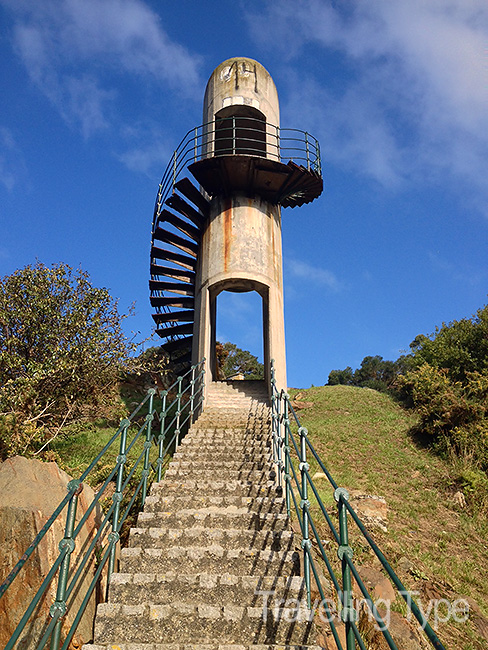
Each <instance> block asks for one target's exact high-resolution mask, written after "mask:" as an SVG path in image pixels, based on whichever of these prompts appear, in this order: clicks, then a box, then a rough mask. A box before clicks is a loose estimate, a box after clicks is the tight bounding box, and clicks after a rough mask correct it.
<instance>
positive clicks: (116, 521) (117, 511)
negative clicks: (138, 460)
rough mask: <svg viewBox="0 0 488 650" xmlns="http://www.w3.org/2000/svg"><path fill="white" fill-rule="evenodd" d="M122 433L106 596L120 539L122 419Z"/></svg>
mask: <svg viewBox="0 0 488 650" xmlns="http://www.w3.org/2000/svg"><path fill="white" fill-rule="evenodd" d="M120 426H121V427H122V431H121V434H120V449H119V455H118V457H117V463H118V464H119V469H118V470H117V483H116V488H115V493H114V495H113V497H112V501H113V502H114V504H115V505H114V512H113V515H112V532H111V533H110V535H109V536H108V540H109V542H110V544H111V545H112V548H111V550H110V557H109V560H108V569H107V595H108V586H109V584H110V576H111V575H112V573H113V572H114V569H115V555H116V551H117V543H118V541H119V539H120V534H119V514H120V504H121V501H122V485H123V482H124V465H125V462H126V460H127V455H126V453H125V452H126V449H127V430H128V428H129V426H130V420H129V419H127V418H126V419H124V420H122V422H121V423H120Z"/></svg>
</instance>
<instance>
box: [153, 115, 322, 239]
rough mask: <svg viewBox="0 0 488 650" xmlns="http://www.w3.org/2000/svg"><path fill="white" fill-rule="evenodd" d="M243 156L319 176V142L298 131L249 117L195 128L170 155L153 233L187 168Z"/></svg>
mask: <svg viewBox="0 0 488 650" xmlns="http://www.w3.org/2000/svg"><path fill="white" fill-rule="evenodd" d="M233 155H247V156H258V157H265V158H270V159H272V160H277V161H278V162H282V161H289V160H292V161H294V162H296V163H298V164H300V165H302V166H304V167H305V168H306V169H308V170H309V171H313V172H315V173H316V174H318V175H319V176H321V175H322V168H321V162H320V146H319V142H318V140H317V139H316V138H314V136H313V135H311V134H310V133H307V132H306V131H301V130H299V129H283V128H281V127H279V126H274V125H273V124H268V123H267V122H263V121H261V120H259V119H256V118H253V117H242V116H233V117H227V118H223V119H221V120H218V121H217V122H208V123H207V124H202V125H200V126H196V127H195V128H193V129H191V130H190V131H188V132H187V133H186V135H185V136H184V138H183V140H182V141H181V142H180V144H179V145H178V147H177V148H176V149H175V151H174V152H173V155H172V157H171V160H170V161H169V163H168V165H167V167H166V170H165V172H164V174H163V177H162V179H161V182H160V184H159V190H158V195H157V197H156V204H155V207H154V216H153V231H154V227H155V225H156V223H157V221H158V218H159V216H160V214H161V211H162V210H163V206H164V203H165V201H166V199H167V198H168V196H169V195H170V194H171V192H172V191H173V188H174V185H175V183H176V181H177V180H178V179H179V178H180V175H181V174H182V172H183V171H184V170H185V169H186V168H187V166H188V165H190V164H192V163H194V162H197V161H199V160H205V159H207V158H213V157H219V156H233Z"/></svg>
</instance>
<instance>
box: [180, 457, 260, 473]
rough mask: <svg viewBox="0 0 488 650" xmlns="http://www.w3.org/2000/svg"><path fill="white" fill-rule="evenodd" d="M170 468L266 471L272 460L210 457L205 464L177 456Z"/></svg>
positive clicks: (184, 469)
mask: <svg viewBox="0 0 488 650" xmlns="http://www.w3.org/2000/svg"><path fill="white" fill-rule="evenodd" d="M168 469H180V470H182V471H184V472H186V471H187V470H198V469H204V470H206V471H213V472H215V471H216V470H218V471H219V472H220V471H223V472H225V471H231V472H240V471H244V472H264V471H267V470H269V471H270V470H271V469H272V467H271V461H270V460H264V459H260V458H254V459H252V460H242V459H241V458H230V459H223V458H220V459H213V458H209V459H208V460H207V461H206V462H205V464H203V463H199V462H198V461H193V460H191V459H190V460H183V459H180V458H177V459H175V460H172V461H171V462H170V464H169V466H168Z"/></svg>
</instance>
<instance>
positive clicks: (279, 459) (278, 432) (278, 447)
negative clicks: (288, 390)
mask: <svg viewBox="0 0 488 650" xmlns="http://www.w3.org/2000/svg"><path fill="white" fill-rule="evenodd" d="M276 404H277V409H276V455H277V459H276V465H277V469H278V488H277V490H278V493H279V494H280V496H281V495H282V494H283V438H282V436H281V427H282V420H281V393H278V395H277V400H276Z"/></svg>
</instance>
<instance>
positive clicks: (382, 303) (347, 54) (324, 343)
mask: <svg viewBox="0 0 488 650" xmlns="http://www.w3.org/2000/svg"><path fill="white" fill-rule="evenodd" d="M233 56H249V57H252V58H254V59H257V60H258V61H260V62H261V63H262V64H263V65H264V66H265V67H266V68H267V69H268V70H269V72H270V73H271V75H272V76H273V78H274V80H275V83H276V85H277V88H278V92H279V96H280V102H281V124H282V126H284V127H294V128H300V129H303V130H307V131H310V132H311V133H312V134H314V135H315V136H316V137H317V138H319V140H320V143H321V148H322V156H323V166H324V176H325V191H324V193H323V195H322V196H321V197H320V199H318V200H317V201H315V202H314V203H313V204H311V205H309V206H304V207H302V208H299V209H295V210H292V209H286V210H284V211H283V253H284V276H285V326H286V338H287V359H288V382H289V385H290V386H300V387H307V386H310V385H311V384H312V383H313V384H315V385H320V384H324V383H326V381H327V377H328V373H329V372H330V370H332V369H333V368H344V367H345V366H347V365H350V366H352V367H357V366H358V365H359V364H360V362H361V360H362V358H363V357H364V356H366V355H374V354H380V355H382V356H383V357H384V358H385V359H395V358H396V357H398V355H399V354H400V353H401V351H402V350H406V349H408V345H409V343H410V342H411V341H412V339H413V338H414V337H415V336H416V335H417V334H419V333H425V334H428V333H431V332H433V331H434V329H435V327H436V325H440V324H441V323H442V322H443V321H451V320H453V319H458V318H462V317H464V316H469V315H471V314H473V313H474V312H475V311H476V310H477V309H478V308H479V307H481V306H482V305H485V304H486V303H487V302H488V300H487V293H488V254H487V239H488V180H487V179H488V4H487V3H486V0H368V2H364V1H360V0H342V1H339V2H338V1H334V0H330V1H329V0H280V1H279V2H278V1H273V2H271V1H269V2H266V1H263V0H260V1H258V0H247V1H246V2H240V1H236V2H214V1H211V0H210V1H207V2H187V1H185V0H182V1H181V2H180V3H175V2H169V1H168V2H163V1H156V0H153V1H150V0H43V1H42V2H32V0H0V88H1V89H2V90H1V102H0V275H1V276H4V275H6V274H9V273H12V272H13V271H14V270H15V269H17V268H20V267H23V266H25V265H26V264H32V263H34V262H35V260H36V259H39V260H40V261H42V262H44V263H45V264H53V263H57V262H66V263H68V264H70V265H72V266H74V267H78V266H81V267H82V268H83V269H84V270H86V271H88V272H89V273H90V275H91V277H92V281H93V282H94V284H96V285H98V286H105V287H107V288H109V289H110V291H111V293H112V295H113V296H115V297H117V298H118V299H119V304H120V308H121V310H122V311H125V310H127V309H128V307H129V306H130V305H131V303H133V302H135V315H134V316H133V317H132V318H131V319H129V320H127V321H126V323H127V331H128V332H136V333H138V334H137V337H138V338H143V337H144V336H149V335H150V333H151V330H152V319H151V308H150V305H149V299H148V284H147V283H148V276H149V270H148V267H149V246H150V228H151V218H152V210H153V206H154V199H155V195H156V191H157V186H158V183H159V180H160V177H161V175H162V173H163V171H164V168H165V166H166V164H167V161H168V159H169V157H170V155H171V152H172V150H173V149H174V148H176V146H177V145H178V143H179V141H180V140H181V139H182V137H183V136H184V134H185V133H186V132H187V130H189V129H190V128H192V127H194V126H197V125H199V124H201V122H202V117H201V115H202V100H203V93H204V89H205V85H206V81H207V79H208V77H209V76H210V74H211V72H212V70H213V69H214V68H215V67H216V66H217V65H218V64H219V63H220V62H221V61H223V60H225V59H227V58H230V57H233ZM260 319H261V316H260V313H259V305H258V302H257V301H256V300H255V299H254V298H253V296H252V295H244V296H236V295H229V296H225V297H223V298H222V300H221V302H219V320H218V334H219V336H220V337H221V338H222V339H230V340H232V341H233V342H235V343H237V344H238V345H240V346H241V347H246V348H247V349H250V350H251V351H253V352H255V353H258V354H259V353H260V349H261V320H260ZM139 333H140V334H139ZM146 345H147V344H146Z"/></svg>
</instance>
